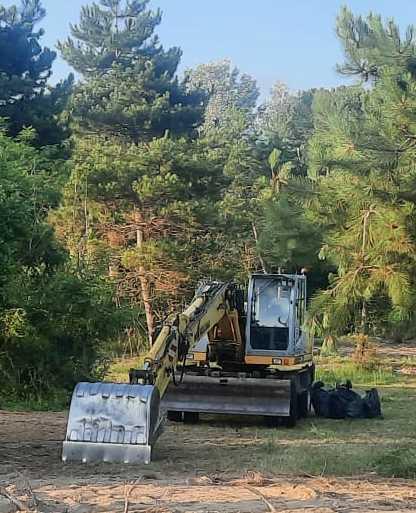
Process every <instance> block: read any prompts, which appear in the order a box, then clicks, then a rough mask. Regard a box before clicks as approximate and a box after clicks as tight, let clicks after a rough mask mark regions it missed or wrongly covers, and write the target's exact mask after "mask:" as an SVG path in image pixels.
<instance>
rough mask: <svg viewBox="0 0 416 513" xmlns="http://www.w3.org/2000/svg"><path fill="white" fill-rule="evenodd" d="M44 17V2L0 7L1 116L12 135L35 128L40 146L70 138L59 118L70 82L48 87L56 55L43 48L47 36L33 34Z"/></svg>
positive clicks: (33, 0) (35, 0) (26, 1)
mask: <svg viewBox="0 0 416 513" xmlns="http://www.w3.org/2000/svg"><path fill="white" fill-rule="evenodd" d="M44 16H45V10H44V8H43V7H42V5H41V2H40V0H21V4H20V6H19V7H17V6H12V7H9V8H6V7H0V116H1V117H3V118H5V119H6V120H7V123H8V131H9V133H10V134H11V135H17V134H18V133H19V132H20V131H21V130H22V128H24V127H33V128H34V129H35V130H36V132H37V138H36V139H35V140H34V142H35V143H36V144H38V145H40V146H43V145H47V144H57V143H60V142H62V140H63V139H64V138H65V137H66V136H67V134H66V129H65V126H64V124H61V123H60V121H59V116H60V114H61V112H62V110H63V109H64V107H65V106H66V101H67V99H68V96H69V94H70V91H71V86H72V78H69V79H68V80H67V81H64V82H63V83H61V84H58V86H56V87H51V86H48V84H47V82H48V79H49V78H50V76H51V74H52V64H53V62H54V60H55V58H56V53H55V52H53V51H51V50H49V49H48V48H43V47H42V46H41V38H42V36H43V34H44V32H43V30H42V29H40V30H37V31H36V29H35V27H36V25H38V24H39V23H40V22H41V21H42V20H43V18H44Z"/></svg>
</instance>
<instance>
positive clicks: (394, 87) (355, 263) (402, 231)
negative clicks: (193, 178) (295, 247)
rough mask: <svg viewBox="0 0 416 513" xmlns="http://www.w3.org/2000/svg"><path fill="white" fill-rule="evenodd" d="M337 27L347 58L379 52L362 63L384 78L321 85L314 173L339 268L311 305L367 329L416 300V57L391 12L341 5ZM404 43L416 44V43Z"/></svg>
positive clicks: (395, 317)
mask: <svg viewBox="0 0 416 513" xmlns="http://www.w3.org/2000/svg"><path fill="white" fill-rule="evenodd" d="M347 29H348V30H347ZM338 32H342V34H343V36H342V37H344V39H345V41H347V42H345V41H344V44H345V45H346V55H347V64H346V68H348V69H349V68H351V67H352V65H353V64H352V62H354V63H355V64H356V65H357V66H358V64H357V63H358V61H360V62H361V61H362V62H363V63H364V61H365V62H366V63H371V62H374V63H376V64H374V69H373V70H371V69H367V70H364V69H363V70H362V73H366V72H368V73H369V74H373V75H374V76H376V77H377V80H375V81H374V83H373V86H372V87H371V88H367V89H361V88H359V87H357V86H354V87H350V88H341V89H339V90H335V91H331V92H322V93H320V94H318V95H317V97H316V100H315V104H314V113H315V126H316V132H315V134H314V136H313V138H312V140H311V143H310V164H311V165H310V176H311V177H312V178H313V179H314V180H315V181H316V183H317V189H318V191H319V200H318V201H316V202H315V204H314V205H313V209H314V210H315V212H316V215H317V219H318V221H319V222H320V224H321V226H322V227H323V228H324V230H325V237H324V245H323V247H322V250H321V253H320V255H321V258H323V259H326V260H328V261H329V262H331V263H332V264H334V265H335V266H336V268H337V272H336V274H334V275H333V276H332V277H331V285H330V287H329V289H328V290H327V291H324V292H322V293H321V294H320V295H319V296H317V297H316V298H315V300H314V302H313V306H312V313H313V316H314V320H315V321H316V322H317V323H318V325H319V329H320V331H321V332H322V333H324V334H325V333H326V334H329V333H331V334H337V333H342V332H345V330H348V329H349V330H353V331H357V330H358V331H361V332H364V333H365V332H368V330H369V329H370V328H371V329H377V328H379V327H380V325H382V323H383V322H385V321H387V322H389V323H395V322H396V323H397V322H400V321H403V320H407V319H408V318H409V317H410V316H411V314H412V312H413V310H414V292H413V290H414V254H415V245H414V240H415V239H414V235H415V232H414V229H413V226H414V208H415V203H414V198H413V195H412V194H409V192H410V188H411V186H410V184H411V183H413V176H414V171H413V165H412V162H413V161H414V158H415V151H414V147H413V144H412V143H410V140H411V138H413V137H414V133H415V128H416V127H415V125H414V121H413V113H412V112H413V109H414V108H415V106H416V103H415V100H416V96H415V94H414V91H415V83H414V82H415V81H414V78H413V76H412V75H411V73H409V71H408V60H407V59H404V60H400V59H395V55H396V53H395V52H398V51H399V50H400V45H399V43H398V40H397V37H398V32H397V27H395V25H394V24H393V23H392V22H388V23H387V24H386V25H383V24H382V22H381V20H380V18H379V17H377V16H373V15H370V16H369V17H368V18H367V19H366V20H363V19H362V18H360V17H354V16H352V15H351V13H349V12H348V11H346V10H343V11H342V13H341V16H340V18H339V20H338ZM346 34H347V35H346ZM408 35H409V37H410V32H409V34H408ZM357 40H359V41H360V42H359V44H358V43H357V46H356V48H358V49H357V52H358V53H356V52H353V50H352V48H353V47H354V44H355V43H354V41H355V42H357ZM406 48H407V49H406V54H408V52H410V51H411V52H412V55H414V54H415V50H414V46H413V45H412V44H410V43H409V45H408V46H407V47H406ZM382 55H383V56H385V59H384V61H383V64H382V65H381V61H380V59H381V56H382ZM377 56H378V57H377ZM377 59H379V61H377ZM377 62H378V63H377Z"/></svg>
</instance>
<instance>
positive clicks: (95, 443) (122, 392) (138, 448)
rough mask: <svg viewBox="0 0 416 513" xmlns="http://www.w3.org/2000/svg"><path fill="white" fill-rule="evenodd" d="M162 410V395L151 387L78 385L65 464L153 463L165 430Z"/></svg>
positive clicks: (73, 404) (74, 397)
mask: <svg viewBox="0 0 416 513" xmlns="http://www.w3.org/2000/svg"><path fill="white" fill-rule="evenodd" d="M159 405H160V397H159V391H158V390H157V388H156V387H153V386H151V385H121V384H114V383H79V384H78V385H77V386H76V388H75V390H74V393H73V396H72V401H71V408H70V411H69V419H68V427H67V433H66V437H65V441H64V443H63V451H62V460H63V461H64V462H68V461H78V462H83V463H90V462H98V461H103V462H112V463H150V460H151V453H152V447H153V444H154V443H155V441H156V439H157V438H158V435H159V433H160V427H161V418H160V417H159Z"/></svg>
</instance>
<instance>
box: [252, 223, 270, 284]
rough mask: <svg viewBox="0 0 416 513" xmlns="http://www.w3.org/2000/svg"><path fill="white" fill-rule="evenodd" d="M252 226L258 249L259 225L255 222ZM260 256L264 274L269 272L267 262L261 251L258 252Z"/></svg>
mask: <svg viewBox="0 0 416 513" xmlns="http://www.w3.org/2000/svg"><path fill="white" fill-rule="evenodd" d="M251 226H252V228H253V235H254V240H255V242H256V246H257V249H258V243H259V236H258V233H257V227H256V225H255V224H254V223H252V224H251ZM258 258H259V261H260V264H261V267H262V269H263V272H264V274H267V269H266V262H265V261H264V259H263V257H262V256H261V254H260V253H258Z"/></svg>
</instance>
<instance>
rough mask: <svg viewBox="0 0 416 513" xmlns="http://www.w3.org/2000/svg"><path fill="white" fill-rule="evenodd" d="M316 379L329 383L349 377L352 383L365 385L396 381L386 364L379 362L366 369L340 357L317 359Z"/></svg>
mask: <svg viewBox="0 0 416 513" xmlns="http://www.w3.org/2000/svg"><path fill="white" fill-rule="evenodd" d="M316 379H317V380H319V381H323V382H324V383H326V384H329V385H335V383H340V382H345V381H346V380H347V379H349V380H350V381H352V383H353V384H354V385H366V386H378V385H390V384H392V383H396V382H397V381H398V377H397V374H395V373H394V372H393V369H392V368H391V367H388V366H386V365H382V364H380V365H378V366H376V367H375V368H370V369H368V368H365V367H363V366H362V365H360V364H357V363H354V362H352V361H351V360H347V359H340V358H338V359H321V361H319V360H318V361H317V366H316Z"/></svg>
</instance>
